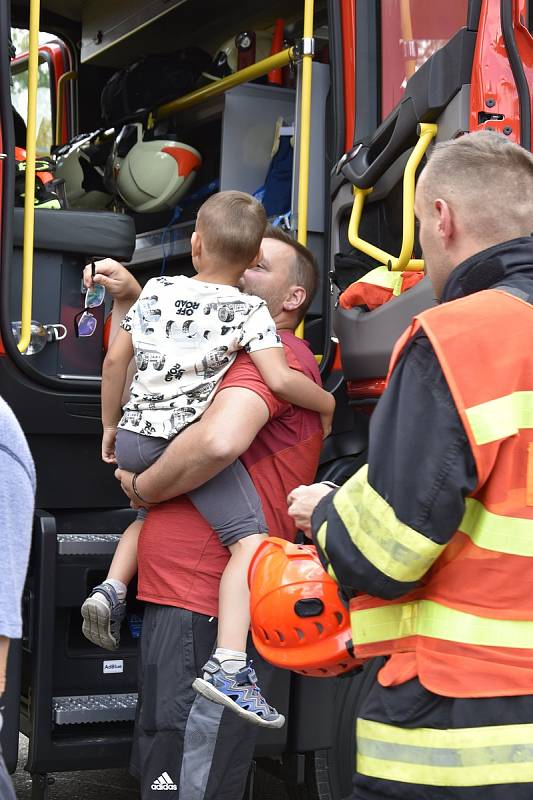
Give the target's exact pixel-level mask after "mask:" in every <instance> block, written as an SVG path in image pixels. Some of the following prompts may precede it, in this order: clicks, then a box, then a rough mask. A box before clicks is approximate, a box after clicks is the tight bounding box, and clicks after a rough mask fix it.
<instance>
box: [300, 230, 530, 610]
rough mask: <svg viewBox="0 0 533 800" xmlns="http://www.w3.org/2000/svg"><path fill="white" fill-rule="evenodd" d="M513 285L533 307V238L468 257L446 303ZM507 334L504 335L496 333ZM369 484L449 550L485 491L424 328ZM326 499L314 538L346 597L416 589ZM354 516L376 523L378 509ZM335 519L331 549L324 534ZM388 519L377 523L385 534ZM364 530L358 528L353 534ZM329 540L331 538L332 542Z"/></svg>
mask: <svg viewBox="0 0 533 800" xmlns="http://www.w3.org/2000/svg"><path fill="white" fill-rule="evenodd" d="M496 287H498V288H504V287H506V288H508V289H510V290H512V291H513V292H517V293H520V296H521V297H522V298H523V299H525V298H526V297H527V299H528V300H529V302H530V303H533V238H530V237H528V238H520V239H513V240H512V241H509V242H505V243H503V244H500V245H497V246H495V247H491V248H489V249H487V250H484V251H482V252H481V253H478V254H476V255H475V256H473V257H471V258H469V259H467V260H466V261H464V262H463V263H462V264H460V265H459V266H458V267H456V268H455V270H454V271H453V272H452V273H451V275H450V277H449V278H448V281H447V283H446V286H445V287H444V291H443V295H442V298H441V302H443V303H446V302H449V301H451V300H456V299H458V298H460V297H465V296H466V295H470V294H473V293H474V292H477V291H481V290H483V289H490V288H496ZM494 336H495V337H497V336H498V331H497V330H495V331H494ZM368 483H369V484H370V486H371V487H372V489H373V490H374V491H375V492H376V493H377V494H378V495H379V496H380V498H382V500H384V501H385V502H386V504H387V506H388V507H390V508H389V513H392V514H394V517H395V518H396V519H397V520H398V521H399V522H401V523H403V524H404V525H408V526H409V527H410V528H412V529H414V530H415V531H417V532H418V533H421V534H423V535H424V536H426V537H427V538H428V539H430V540H431V541H433V542H435V543H437V544H439V545H445V544H447V543H448V542H449V541H450V539H451V538H452V536H453V535H454V533H455V532H456V531H457V528H458V526H459V523H460V522H461V519H462V517H463V514H464V511H465V498H466V497H467V496H468V495H469V494H471V493H472V492H473V491H474V490H475V489H476V486H477V475H476V468H475V464H474V458H473V455H472V451H471V449H470V445H469V443H468V440H467V436H466V433H465V431H464V428H463V425H462V423H461V420H460V418H459V415H458V412H457V410H456V407H455V404H454V402H453V400H452V396H451V394H450V390H449V388H448V385H447V383H446V380H445V377H444V375H443V372H442V370H441V367H440V365H439V362H438V360H437V357H436V355H435V353H434V351H433V348H432V346H431V344H430V342H429V340H428V338H427V337H426V335H425V334H424V333H423V332H422V331H421V330H419V331H418V332H417V334H416V335H415V336H414V337H413V339H411V341H410V342H409V343H408V345H407V347H406V348H405V349H404V351H403V353H402V355H401V357H400V360H399V362H398V364H397V365H396V367H395V369H394V371H393V372H392V374H391V376H390V380H389V384H388V387H387V389H386V390H385V392H384V394H383V396H382V398H381V399H380V401H379V403H378V405H377V407H376V409H375V411H374V414H373V416H372V420H371V425H370V438H369V450H368ZM334 494H335V493H334V492H332V493H331V494H329V495H327V496H326V497H325V498H323V500H321V502H320V503H319V505H318V506H317V508H316V509H315V512H314V514H313V518H312V530H313V540H314V542H315V544H316V545H317V549H318V552H319V555H320V559H321V561H322V564H323V566H324V568H325V569H326V570H328V571H329V573H330V574H331V575H333V576H334V577H335V579H336V580H337V581H338V583H339V584H340V585H341V586H342V587H343V590H344V593H345V594H346V596H347V597H353V596H355V595H356V594H358V593H360V592H366V593H368V594H370V595H373V596H375V597H380V598H384V599H393V598H397V597H401V596H402V595H404V594H406V593H407V592H409V591H410V590H411V589H413V588H414V587H415V586H416V584H415V583H406V582H402V581H398V580H395V579H393V578H391V577H389V576H387V575H385V574H384V573H383V572H381V571H380V570H379V569H378V568H377V567H376V566H375V565H374V564H372V563H371V561H370V560H368V559H367V558H366V557H365V556H364V555H363V554H362V553H361V551H360V550H359V549H358V547H357V545H356V544H355V543H354V541H353V536H352V537H351V536H350V533H349V531H348V530H347V527H346V526H345V525H344V523H343V522H342V521H341V519H340V517H339V515H338V514H337V511H336V510H335V508H334V505H333V502H332V501H333V496H334ZM357 512H358V513H357V514H356V515H354V520H355V519H361V518H363V519H364V517H365V516H366V521H365V526H368V523H369V522H370V523H371V522H372V520H371V519H370V520H369V518H368V515H370V516H371V515H372V513H373V509H372V508H358V509H357ZM324 522H327V528H326V531H327V536H326V537H324V538H325V541H326V545H325V548H322V547H321V546H320V542H319V541H318V540H317V538H319V537H317V533H318V531H319V530H320V528H321V527H322V526H323V524H324ZM380 524H382V520H376V521H375V525H376V529H379V526H380ZM354 533H355V532H354V531H352V534H354ZM324 538H323V539H322V541H324Z"/></svg>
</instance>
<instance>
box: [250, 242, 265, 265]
mask: <svg viewBox="0 0 533 800" xmlns="http://www.w3.org/2000/svg"><path fill="white" fill-rule="evenodd" d="M262 260H263V250H262V248H261V247H260V248H259V252H258V253H256V255H255V256H254V257H253V258H252V260H251V261H250V263H249V264H248V267H247V269H250V268H251V267H257V265H258V264H260V263H261V261H262Z"/></svg>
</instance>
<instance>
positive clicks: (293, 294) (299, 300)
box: [283, 286, 307, 311]
mask: <svg viewBox="0 0 533 800" xmlns="http://www.w3.org/2000/svg"><path fill="white" fill-rule="evenodd" d="M306 299H307V292H306V291H305V289H304V287H303V286H291V288H290V290H289V292H288V294H287V297H286V298H285V300H284V302H283V310H284V311H296V310H297V309H299V308H300V306H302V305H303V304H304V303H305V301H306Z"/></svg>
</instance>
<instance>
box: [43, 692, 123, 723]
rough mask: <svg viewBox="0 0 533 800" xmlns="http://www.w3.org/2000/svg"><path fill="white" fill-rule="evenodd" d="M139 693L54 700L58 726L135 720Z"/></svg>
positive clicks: (53, 705) (53, 707)
mask: <svg viewBox="0 0 533 800" xmlns="http://www.w3.org/2000/svg"><path fill="white" fill-rule="evenodd" d="M136 707H137V693H136V692H132V693H131V694H82V695H73V696H70V697H54V698H52V709H53V718H54V722H55V723H56V725H79V724H80V723H86V722H123V721H124V720H133V719H135V709H136Z"/></svg>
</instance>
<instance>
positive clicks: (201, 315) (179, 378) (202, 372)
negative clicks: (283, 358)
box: [119, 275, 283, 439]
mask: <svg viewBox="0 0 533 800" xmlns="http://www.w3.org/2000/svg"><path fill="white" fill-rule="evenodd" d="M122 328H123V329H124V330H125V331H127V332H128V333H131V336H132V341H133V349H134V353H135V362H136V364H137V372H136V374H135V376H134V378H133V381H132V384H131V389H130V399H129V401H128V402H127V403H126V405H125V406H124V414H123V417H122V419H121V421H120V423H119V427H121V428H125V429H126V430H130V431H134V432H136V433H141V434H143V435H145V436H158V437H162V438H165V439H172V438H173V437H174V436H175V435H176V434H177V433H179V432H180V430H181V429H182V428H184V427H185V426H186V425H189V424H190V423H191V422H195V421H196V420H197V419H199V418H200V417H201V415H202V414H203V413H204V411H205V410H206V408H207V407H208V405H209V403H210V402H211V400H212V398H213V395H214V393H215V390H216V388H217V387H218V385H219V383H220V381H221V380H222V376H223V375H224V373H225V372H227V370H228V369H229V368H230V366H231V364H232V363H233V361H234V360H235V356H236V354H237V351H238V350H240V349H241V348H243V349H244V350H246V351H247V352H254V351H257V350H265V349H267V348H270V347H282V346H283V345H282V344H281V340H280V338H279V336H278V335H277V334H276V326H275V324H274V321H273V319H272V317H271V316H270V313H269V311H268V309H267V306H266V303H265V301H264V300H261V299H260V298H259V297H255V296H254V295H248V294H243V293H242V292H240V291H239V290H238V289H237V288H235V287H233V286H223V285H220V284H215V283H203V282H202V281H199V280H194V279H192V278H186V277H185V276H183V275H177V276H173V277H167V276H163V277H160V278H152V279H151V280H149V281H148V283H147V284H146V286H145V287H144V289H143V290H142V292H141V294H140V296H139V299H138V300H137V302H136V303H135V304H134V305H133V306H132V308H131V309H130V310H129V312H128V313H127V314H126V316H125V317H124V319H123V321H122Z"/></svg>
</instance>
